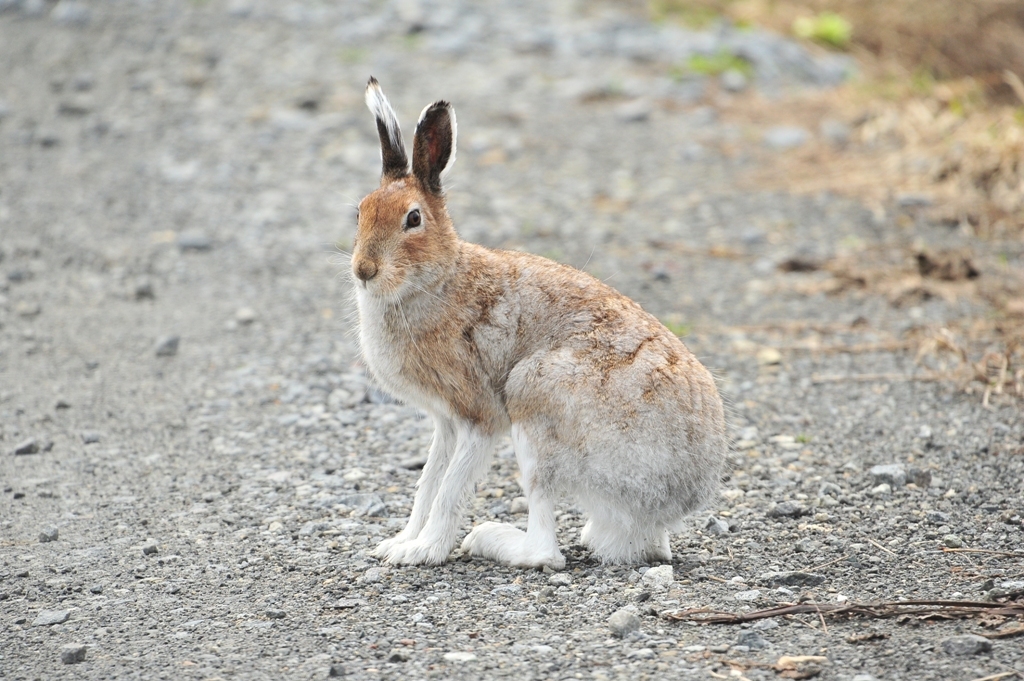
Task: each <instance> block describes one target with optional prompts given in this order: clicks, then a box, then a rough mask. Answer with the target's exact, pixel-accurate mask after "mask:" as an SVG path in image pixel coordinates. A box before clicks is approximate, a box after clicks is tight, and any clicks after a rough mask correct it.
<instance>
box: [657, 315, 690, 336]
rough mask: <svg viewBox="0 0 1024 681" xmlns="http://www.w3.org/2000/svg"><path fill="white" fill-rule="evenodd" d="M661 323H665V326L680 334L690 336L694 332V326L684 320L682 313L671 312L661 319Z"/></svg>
mask: <svg viewBox="0 0 1024 681" xmlns="http://www.w3.org/2000/svg"><path fill="white" fill-rule="evenodd" d="M661 323H662V324H664V325H665V328H666V329H668V330H669V331H671V332H672V333H674V334H675V335H677V336H679V337H680V338H682V337H684V336H689V335H690V334H691V333H693V326H692V325H690V324H687V323H686V322H684V321H683V317H682V315H678V314H670V315H669V316H667V317H665V318H664V319H662V320H661Z"/></svg>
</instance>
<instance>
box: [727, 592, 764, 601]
mask: <svg viewBox="0 0 1024 681" xmlns="http://www.w3.org/2000/svg"><path fill="white" fill-rule="evenodd" d="M732 597H733V598H735V599H736V600H737V601H747V602H753V601H756V600H757V599H758V598H760V597H761V592H760V591H758V590H757V589H750V590H748V591H739V592H737V593H734V594H733V595H732Z"/></svg>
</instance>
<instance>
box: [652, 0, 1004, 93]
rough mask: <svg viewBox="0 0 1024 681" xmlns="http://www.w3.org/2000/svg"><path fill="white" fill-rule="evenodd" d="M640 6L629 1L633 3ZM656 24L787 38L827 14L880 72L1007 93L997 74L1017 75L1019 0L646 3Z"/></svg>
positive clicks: (663, 0) (656, 0)
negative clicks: (967, 80)
mask: <svg viewBox="0 0 1024 681" xmlns="http://www.w3.org/2000/svg"><path fill="white" fill-rule="evenodd" d="M639 1H640V0H633V2H639ZM646 4H647V9H648V11H649V13H650V14H651V15H653V16H655V17H657V18H662V19H677V20H681V21H685V22H689V23H700V22H702V21H707V20H708V19H710V18H711V17H716V16H725V17H729V18H731V19H732V20H733V21H736V22H740V23H749V24H756V25H759V26H766V27H768V28H772V29H774V30H776V31H779V32H780V33H787V34H789V33H791V32H792V28H793V24H794V22H795V21H796V20H797V19H800V18H804V17H811V16H817V15H820V14H821V13H823V12H831V13H834V14H838V15H839V16H841V17H843V18H844V19H846V20H847V21H849V23H850V24H852V29H853V30H852V45H851V48H852V49H853V50H854V51H855V52H857V53H859V54H860V56H862V57H863V56H867V55H870V56H871V57H872V58H873V59H875V60H877V63H878V64H882V65H885V67H886V68H890V67H892V66H895V67H897V68H902V69H903V70H904V71H905V72H906V73H907V74H914V73H917V72H919V71H921V70H924V71H926V72H928V73H929V74H930V75H931V76H932V77H936V78H943V79H946V78H959V77H964V76H973V77H975V78H977V79H980V80H981V81H983V82H984V83H985V84H986V86H988V87H992V88H994V89H997V90H1000V91H1002V93H1003V94H1004V95H1008V94H1010V93H1009V88H1008V87H1007V86H1006V84H1005V83H1004V81H1003V79H1002V73H1003V71H1004V70H1006V69H1009V70H1011V71H1014V72H1016V73H1018V74H1024V2H1021V0H648V1H647V3H646Z"/></svg>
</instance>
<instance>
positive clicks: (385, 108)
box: [366, 76, 409, 180]
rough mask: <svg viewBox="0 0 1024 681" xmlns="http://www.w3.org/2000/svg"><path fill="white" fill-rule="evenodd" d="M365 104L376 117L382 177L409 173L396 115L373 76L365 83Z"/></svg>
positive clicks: (391, 178) (394, 177)
mask: <svg viewBox="0 0 1024 681" xmlns="http://www.w3.org/2000/svg"><path fill="white" fill-rule="evenodd" d="M366 106H367V108H368V109H369V110H370V113H372V114H373V117H374V118H376V119H377V134H378V135H379V136H380V160H381V163H382V165H383V169H382V172H381V176H382V179H390V180H395V179H398V178H400V177H405V176H406V175H408V174H409V157H408V156H406V154H405V144H403V143H402V130H401V128H399V127H398V116H396V115H395V110H394V109H392V108H391V102H389V101H388V98H387V97H385V96H384V91H383V90H381V89H380V83H378V82H377V79H376V78H374V77H373V76H370V82H368V83H367V84H366Z"/></svg>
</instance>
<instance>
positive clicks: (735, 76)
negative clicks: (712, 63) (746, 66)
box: [719, 69, 749, 92]
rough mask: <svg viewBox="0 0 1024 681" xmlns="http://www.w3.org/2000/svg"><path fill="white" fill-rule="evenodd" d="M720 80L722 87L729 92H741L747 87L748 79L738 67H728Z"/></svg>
mask: <svg viewBox="0 0 1024 681" xmlns="http://www.w3.org/2000/svg"><path fill="white" fill-rule="evenodd" d="M719 80H720V81H721V82H722V87H723V88H725V89H726V90H728V91H729V92H740V91H742V90H745V89H746V88H747V84H748V82H749V81H748V80H747V77H746V76H745V75H743V72H742V71H739V70H737V69H728V70H726V71H725V72H724V73H722V75H721V77H720V78H719Z"/></svg>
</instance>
